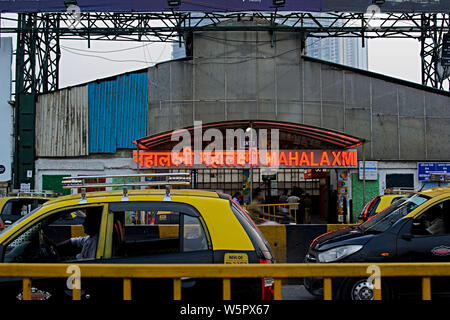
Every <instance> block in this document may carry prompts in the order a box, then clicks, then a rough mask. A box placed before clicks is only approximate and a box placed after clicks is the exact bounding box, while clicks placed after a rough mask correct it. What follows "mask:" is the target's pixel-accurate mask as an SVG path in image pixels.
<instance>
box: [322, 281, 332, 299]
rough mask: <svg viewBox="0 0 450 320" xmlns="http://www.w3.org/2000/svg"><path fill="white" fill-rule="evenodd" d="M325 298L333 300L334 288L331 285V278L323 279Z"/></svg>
mask: <svg viewBox="0 0 450 320" xmlns="http://www.w3.org/2000/svg"><path fill="white" fill-rule="evenodd" d="M323 299H324V300H327V301H328V300H333V288H332V287H331V279H330V278H324V279H323Z"/></svg>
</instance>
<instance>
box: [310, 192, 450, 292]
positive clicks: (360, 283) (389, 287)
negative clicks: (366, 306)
mask: <svg viewBox="0 0 450 320" xmlns="http://www.w3.org/2000/svg"><path fill="white" fill-rule="evenodd" d="M402 199H404V200H403V201H397V202H395V203H394V204H392V205H391V206H390V207H388V208H387V209H386V210H384V211H382V212H380V213H379V214H377V215H376V216H374V217H373V218H372V219H370V220H368V221H367V222H365V223H363V224H361V225H359V226H353V227H349V228H346V229H341V230H338V231H335V232H332V233H327V234H324V235H321V236H319V237H318V238H316V239H315V240H314V241H313V242H312V243H311V245H310V248H309V251H308V253H307V255H306V262H307V263H330V262H333V263H337V262H345V263H351V262H359V263H372V262H373V263H378V262H450V187H437V188H432V189H427V190H423V191H421V192H417V193H413V194H410V195H408V196H406V197H404V198H402ZM449 280H450V279H448V278H447V279H439V278H433V279H432V280H431V282H432V284H431V288H432V295H434V296H438V297H439V296H441V295H448V294H449V293H450V281H449ZM420 281H421V280H420V279H419V278H409V279H405V278H389V279H384V278H383V279H382V295H383V299H389V298H394V297H406V296H415V295H420V293H421V282H420ZM304 284H305V287H306V288H307V290H308V291H309V292H310V293H312V294H315V295H321V294H323V288H322V284H323V282H322V280H321V279H311V278H307V279H304ZM333 290H334V292H333V296H334V297H337V298H339V299H344V300H371V299H373V290H372V284H371V283H369V281H368V279H353V278H345V279H343V278H338V279H333Z"/></svg>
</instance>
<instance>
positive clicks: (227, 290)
mask: <svg viewBox="0 0 450 320" xmlns="http://www.w3.org/2000/svg"><path fill="white" fill-rule="evenodd" d="M222 283H223V300H227V301H228V300H231V281H230V279H229V278H227V279H223V281H222Z"/></svg>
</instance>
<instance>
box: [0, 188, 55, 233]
mask: <svg viewBox="0 0 450 320" xmlns="http://www.w3.org/2000/svg"><path fill="white" fill-rule="evenodd" d="M48 200H49V198H48V197H47V194H36V193H18V194H17V195H9V196H6V197H1V198H0V218H2V220H3V223H4V224H5V226H9V225H10V224H12V223H13V222H15V221H16V220H18V219H20V218H21V217H22V216H24V215H26V214H28V213H30V212H31V211H33V210H34V209H36V208H37V207H39V206H40V205H42V204H43V203H45V202H47V201H48Z"/></svg>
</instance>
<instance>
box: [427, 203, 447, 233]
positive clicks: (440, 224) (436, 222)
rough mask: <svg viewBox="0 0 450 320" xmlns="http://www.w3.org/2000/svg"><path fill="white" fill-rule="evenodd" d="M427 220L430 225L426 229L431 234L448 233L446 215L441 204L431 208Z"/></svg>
mask: <svg viewBox="0 0 450 320" xmlns="http://www.w3.org/2000/svg"><path fill="white" fill-rule="evenodd" d="M427 220H428V227H427V228H426V230H427V232H428V233H429V234H432V235H437V234H445V233H446V228H445V222H444V216H443V212H442V209H441V208H440V206H439V205H437V206H434V207H433V208H431V209H430V212H429V215H428V219H427Z"/></svg>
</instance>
